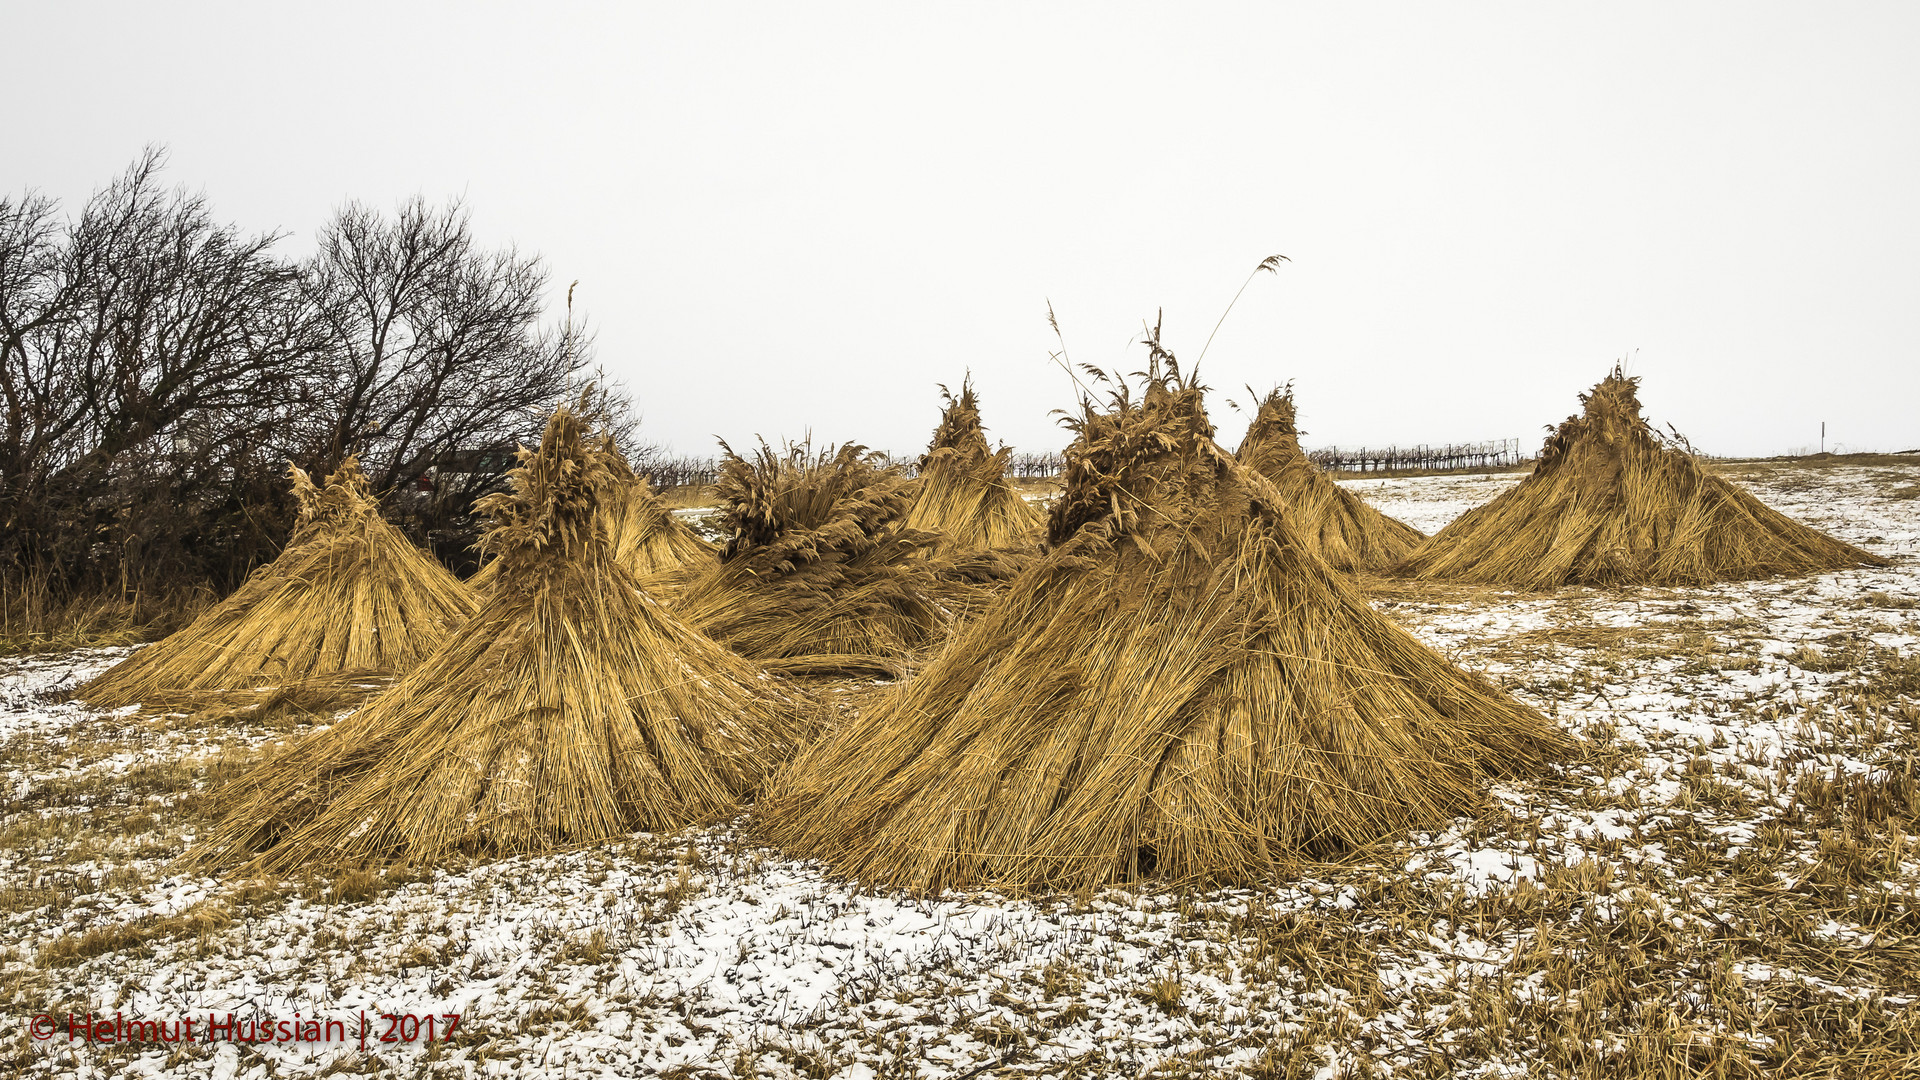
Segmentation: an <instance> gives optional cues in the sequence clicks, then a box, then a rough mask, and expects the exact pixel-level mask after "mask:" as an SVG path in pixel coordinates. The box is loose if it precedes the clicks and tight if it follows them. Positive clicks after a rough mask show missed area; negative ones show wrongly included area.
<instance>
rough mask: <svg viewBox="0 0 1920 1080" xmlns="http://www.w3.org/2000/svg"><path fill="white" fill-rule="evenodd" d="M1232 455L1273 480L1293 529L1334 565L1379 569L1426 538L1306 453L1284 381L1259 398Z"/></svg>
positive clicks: (1354, 568) (1338, 567)
mask: <svg viewBox="0 0 1920 1080" xmlns="http://www.w3.org/2000/svg"><path fill="white" fill-rule="evenodd" d="M1234 456H1235V457H1236V458H1238V459H1239V461H1240V464H1242V465H1245V466H1247V467H1248V468H1250V469H1252V470H1254V471H1255V472H1257V473H1259V474H1260V475H1261V476H1264V477H1266V478H1267V479H1268V480H1269V481H1271V482H1272V483H1273V486H1274V487H1275V488H1276V489H1278V490H1279V492H1280V494H1281V495H1282V496H1283V497H1284V498H1285V499H1286V500H1287V506H1288V507H1289V508H1290V510H1291V511H1292V512H1291V513H1290V514H1289V515H1288V521H1289V523H1290V524H1291V525H1292V526H1293V530H1294V535H1295V536H1297V537H1298V538H1299V539H1300V542H1301V543H1304V544H1306V545H1307V546H1308V547H1310V548H1312V549H1313V550H1314V551H1315V552H1316V553H1317V554H1319V556H1320V557H1321V558H1323V559H1325V560H1327V562H1328V564H1329V565H1331V566H1332V567H1333V568H1334V569H1336V570H1372V571H1377V570H1384V569H1385V568H1386V567H1388V566H1390V565H1391V564H1393V563H1395V562H1398V561H1399V560H1400V559H1402V558H1405V557H1406V556H1407V554H1408V553H1409V552H1411V551H1412V550H1413V549H1414V548H1415V547H1416V546H1417V545H1418V544H1419V543H1420V541H1422V540H1424V539H1426V537H1424V536H1422V535H1421V534H1420V531H1419V530H1418V529H1415V528H1414V527H1413V526H1411V525H1408V524H1405V523H1403V522H1399V521H1395V520H1394V519H1392V518H1390V517H1388V516H1387V515H1385V514H1383V513H1381V512H1380V511H1378V510H1375V509H1374V508H1373V507H1371V506H1368V505H1367V504H1366V503H1365V502H1364V501H1363V500H1362V499H1361V498H1360V496H1358V495H1355V494H1354V493H1353V492H1351V491H1348V490H1347V489H1346V488H1343V487H1341V486H1340V485H1339V484H1336V483H1334V482H1333V479H1332V478H1331V477H1329V476H1328V475H1327V474H1326V473H1324V472H1321V471H1320V469H1319V467H1318V466H1316V465H1314V463H1313V462H1312V461H1309V460H1308V459H1307V455H1306V454H1305V452H1303V451H1302V450H1301V449H1300V431H1299V428H1298V427H1297V426H1296V425H1295V422H1294V409H1293V388H1292V387H1290V386H1289V387H1284V388H1279V389H1275V390H1273V391H1271V392H1269V393H1268V394H1267V396H1266V398H1265V399H1264V400H1262V401H1261V402H1260V411H1259V412H1258V413H1256V414H1255V415H1254V418H1253V423H1252V425H1250V426H1249V427H1248V428H1247V433H1246V435H1245V436H1243V437H1242V438H1241V440H1240V449H1239V450H1237V451H1235V453H1234Z"/></svg>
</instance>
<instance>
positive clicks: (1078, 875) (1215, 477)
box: [760, 343, 1571, 892]
mask: <svg viewBox="0 0 1920 1080" xmlns="http://www.w3.org/2000/svg"><path fill="white" fill-rule="evenodd" d="M1163 361H1164V364H1163ZM1202 394H1203V388H1202V387H1200V386H1198V385H1197V384H1195V383H1194V382H1193V381H1191V380H1183V379H1182V378H1181V377H1180V374H1179V371H1178V368H1177V367H1176V366H1175V365H1173V363H1172V359H1171V357H1168V356H1166V355H1165V354H1164V353H1162V352H1161V351H1160V350H1159V349H1158V347H1157V343H1156V347H1155V360H1154V364H1153V365H1152V370H1150V371H1149V372H1148V375H1147V381H1146V384H1145V390H1144V393H1143V394H1142V395H1141V396H1140V397H1139V398H1138V399H1137V400H1136V399H1134V398H1132V397H1131V396H1130V394H1129V393H1128V391H1127V390H1126V388H1125V386H1124V384H1123V385H1122V386H1121V389H1119V390H1118V391H1116V392H1115V393H1114V395H1113V396H1112V398H1111V400H1110V402H1109V403H1108V405H1107V407H1106V408H1105V409H1104V410H1103V409H1100V408H1098V407H1096V406H1095V404H1094V403H1093V402H1091V401H1083V402H1082V407H1081V410H1080V412H1079V414H1078V416H1077V417H1076V418H1075V419H1074V420H1073V421H1072V423H1071V426H1072V427H1073V428H1074V430H1075V431H1076V439H1075V441H1074V443H1073V445H1072V446H1071V447H1070V448H1069V450H1068V451H1067V454H1066V458H1067V472H1066V478H1065V490H1064V492H1063V494H1062V496H1061V498H1060V499H1059V501H1057V502H1056V503H1055V504H1054V507H1053V510H1052V512H1051V516H1050V519H1049V523H1048V531H1049V541H1048V543H1049V549H1048V551H1047V553H1046V554H1045V555H1044V556H1043V557H1041V558H1040V559H1039V560H1038V561H1037V562H1036V563H1035V564H1034V565H1033V566H1032V567H1030V568H1029V569H1028V570H1027V571H1026V572H1025V573H1023V574H1022V575H1021V576H1020V577H1019V578H1018V579H1016V580H1015V581H1014V582H1013V583H1012V585H1011V586H1010V587H1009V589H1008V590H1007V591H1006V592H1004V593H1002V594H1001V595H1000V597H999V598H998V599H997V600H996V601H995V602H994V603H993V605H992V606H991V607H990V608H988V609H987V610H986V611H985V612H983V613H982V614H981V615H980V616H978V617H977V618H976V619H974V620H973V621H972V622H970V623H968V624H966V625H965V626H963V627H962V628H961V629H960V630H958V631H957V632H956V634H955V636H954V638H953V639H952V640H951V641H950V642H949V644H948V645H947V647H946V648H945V649H944V650H942V652H941V653H940V655H939V656H938V657H937V658H936V659H935V660H934V661H933V662H932V663H931V664H929V665H928V666H927V667H926V669H925V670H923V671H922V672H921V673H920V674H918V675H917V676H916V677H915V678H914V679H913V680H912V681H910V682H906V683H902V684H900V685H898V686H896V687H894V688H891V689H890V690H889V691H887V692H886V693H885V694H884V695H883V696H881V697H880V699H879V700H877V701H876V702H875V703H874V705H873V706H872V707H870V708H869V709H867V710H866V711H864V712H863V713H862V714H861V715H860V716H859V717H858V718H857V719H856V720H854V721H853V722H851V723H850V724H848V725H847V726H845V727H843V728H842V729H840V730H838V731H836V732H834V733H832V734H830V735H829V736H827V737H826V738H825V739H823V740H822V741H821V742H819V743H816V744H815V745H814V746H813V747H811V748H809V749H808V750H807V751H805V752H803V753H802V755H801V756H800V757H799V758H797V759H796V760H795V761H794V763H793V764H792V765H790V766H789V767H788V768H787V769H785V770H783V771H782V773H781V774H780V775H779V776H778V777H777V778H776V779H775V781H774V783H773V786H772V788H771V789H770V791H769V794H768V796H767V797H766V798H764V799H763V800H762V802H761V812H760V820H761V821H762V823H763V828H764V829H765V831H766V833H767V835H768V836H769V838H770V839H772V840H773V841H774V842H776V843H778V844H781V845H783V846H784V847H786V848H787V850H789V851H790V852H792V853H793V854H796V855H799V856H805V857H814V858H819V859H821V860H823V861H825V862H826V863H828V864H829V865H830V866H831V867H833V868H835V869H837V870H839V871H841V872H844V873H847V874H849V875H852V876H853V877H855V878H857V879H859V880H861V881H862V882H865V883H869V884H872V885H875V886H890V887H902V888H907V889H912V890H916V891H924V892H936V891H938V890H941V889H945V888H949V887H973V886H990V887H998V888H1009V889H1022V888H1036V887H1057V888H1090V887H1093V886H1096V885H1099V884H1101V883H1104V882H1113V881H1121V880H1127V879H1131V878H1134V877H1137V876H1140V875H1143V874H1148V873H1153V874H1158V875H1165V876H1168V877H1171V878H1177V879H1210V880H1227V881H1245V880H1251V879H1256V878H1261V877H1264V876H1267V875H1270V874H1272V873H1275V872H1284V870H1285V869H1286V868H1287V866H1288V865H1289V864H1290V862H1291V861H1293V860H1295V859H1297V858H1299V857H1300V856H1302V855H1322V854H1329V853H1332V852H1335V851H1339V850H1343V849H1346V848H1348V847H1350V846H1352V845H1358V844H1365V843H1368V842H1370V841H1374V840H1377V839H1379V838H1381V837H1383V836H1387V835H1390V834H1393V833H1395V832H1398V831H1400V830H1403V829H1406V828H1408V827H1410V826H1414V825H1419V824H1426V823H1433V822H1437V821H1442V820H1446V819H1448V818H1450V817H1452V816H1454V815H1456V814H1458V813H1460V812H1461V811H1463V810H1464V809H1466V808H1468V807H1471V806H1473V805H1474V804H1475V803H1476V801H1477V800H1478V799H1479V798H1480V796H1481V792H1482V788H1483V785H1484V784H1485V782H1486V780H1487V778H1488V777H1491V776H1500V775H1510V774H1517V773H1526V772H1529V771H1532V770H1536V769H1539V768H1541V767H1542V766H1543V764H1544V763H1545V762H1546V761H1547V760H1548V759H1550V758H1552V757H1554V756H1556V755H1559V754H1562V753H1565V752H1567V751H1568V750H1569V748H1570V746H1571V742H1570V740H1569V739H1568V738H1567V737H1566V736H1564V735H1563V734H1562V733H1561V732H1560V731H1559V730H1558V729H1556V728H1555V727H1554V726H1553V725H1552V724H1551V723H1549V722H1548V721H1547V720H1546V719H1545V718H1543V717H1541V716H1540V715H1539V714H1537V713H1535V712H1534V711H1533V710H1531V709H1528V708H1526V707H1525V706H1523V705H1520V704H1519V703H1517V702H1515V701H1513V700H1512V699H1511V698H1509V697H1507V696H1506V695H1504V694H1502V693H1501V692H1500V691H1498V690H1496V689H1495V688H1494V687H1492V686H1491V685H1489V684H1488V683H1486V682H1485V681H1484V680H1482V679H1480V678H1478V677H1476V676H1473V675H1470V674H1467V673H1464V672H1462V671H1460V670H1459V669H1457V668H1455V667H1453V666H1452V665H1451V664H1449V663H1447V662H1446V661H1445V660H1443V659H1441V658H1440V657H1439V656H1437V655H1435V654H1434V653H1433V652H1432V651H1431V650H1430V649H1428V648H1427V647H1425V646H1424V645H1421V644H1420V643H1419V642H1417V641H1415V640H1414V639H1413V638H1412V637H1411V636H1409V635H1408V634H1407V633H1406V632H1404V631H1402V630H1400V629H1399V628H1398V627H1396V626H1395V625H1394V624H1392V623H1391V622H1389V621H1388V620H1386V619H1385V618H1384V617H1382V616H1380V615H1378V614H1376V613H1375V612H1374V611H1373V609H1372V608H1371V607H1369V606H1368V604H1367V602H1366V600H1365V599H1364V598H1363V597H1361V596H1360V595H1359V594H1358V593H1357V592H1356V591H1355V590H1354V589H1353V587H1352V586H1351V585H1349V584H1348V583H1347V579H1346V577H1345V576H1344V575H1342V574H1340V573H1339V572H1337V571H1335V570H1333V569H1332V568H1331V567H1329V566H1328V565H1327V563H1326V562H1325V560H1323V559H1321V558H1320V557H1319V556H1318V555H1317V554H1316V553H1315V551H1314V549H1313V548H1312V547H1311V546H1310V545H1308V544H1307V543H1306V542H1304V541H1303V540H1301V539H1300V538H1299V536H1298V535H1297V533H1296V530H1295V529H1294V527H1293V525H1292V523H1291V517H1290V511H1289V509H1288V503H1287V500H1286V498H1285V497H1284V496H1282V495H1281V494H1280V492H1279V491H1278V490H1277V489H1276V488H1275V486H1274V485H1273V484H1272V483H1271V482H1270V481H1268V480H1267V479H1265V478H1264V477H1262V476H1261V475H1260V474H1259V473H1257V472H1255V471H1254V470H1252V469H1250V468H1247V467H1246V466H1244V465H1241V464H1240V463H1238V462H1237V461H1235V460H1234V458H1233V457H1232V456H1231V455H1230V454H1228V453H1226V452H1225V451H1224V450H1222V449H1221V448H1220V447H1219V446H1218V445H1217V444H1216V443H1215V442H1214V440H1213V428H1212V425H1211V424H1210V423H1209V421H1208V420H1207V416H1206V413H1205V411H1204V409H1203V407H1202Z"/></svg>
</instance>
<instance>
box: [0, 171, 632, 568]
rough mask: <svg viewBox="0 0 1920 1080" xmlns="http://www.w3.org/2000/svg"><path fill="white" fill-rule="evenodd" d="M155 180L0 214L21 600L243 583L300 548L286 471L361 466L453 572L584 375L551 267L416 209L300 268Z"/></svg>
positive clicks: (0, 476) (8, 536)
mask: <svg viewBox="0 0 1920 1080" xmlns="http://www.w3.org/2000/svg"><path fill="white" fill-rule="evenodd" d="M162 164H163V155H162V154H161V153H160V152H158V151H149V152H148V153H146V154H145V155H143V156H142V157H141V158H140V159H139V160H138V161H136V162H134V164H133V165H132V167H131V168H129V169H128V170H127V171H126V172H125V173H124V174H123V175H121V176H120V177H119V178H118V179H115V180H114V181H113V182H111V183H109V184H107V185H106V186H105V187H103V188H101V189H100V190H99V191H98V192H96V193H95V194H94V195H93V196H92V197H91V198H89V199H87V200H86V201H85V203H84V204H83V205H80V206H79V207H77V208H75V209H73V210H71V211H69V210H66V209H64V208H62V207H61V206H60V205H59V204H57V203H56V202H55V201H54V200H52V199H50V198H46V197H44V196H41V195H38V194H35V193H33V192H27V193H25V194H23V195H12V194H8V195H0V580H5V581H8V582H11V583H12V585H11V586H10V589H9V592H8V595H9V596H13V597H19V596H22V595H26V596H28V597H30V598H31V597H35V596H39V597H40V599H44V600H47V601H50V602H53V603H59V602H61V601H62V599H63V598H65V597H70V596H72V595H76V594H81V593H89V592H91V593H95V594H97V593H99V592H101V591H111V592H117V593H119V594H123V595H139V594H140V593H142V592H143V591H147V592H151V591H155V590H172V589H177V588H180V587H183V586H191V585H205V586H210V587H212V588H214V589H215V590H218V591H224V590H226V589H230V588H232V587H233V586H234V585H236V584H237V583H238V582H239V580H240V579H242V578H243V577H244V576H245V575H246V574H247V572H248V571H249V570H251V569H252V568H253V567H254V566H256V565H259V564H260V563H262V562H264V561H267V560H270V559H271V558H273V556H274V555H275V554H276V553H277V551H278V549H279V546H280V545H281V544H282V543H284V541H285V539H286V536H287V534H288V531H289V527H290V525H291V508H290V506H289V502H288V500H289V497H288V494H287V492H288V485H287V478H286V472H287V463H288V462H289V461H292V462H294V463H296V464H298V465H300V466H301V467H303V468H305V469H307V470H309V471H311V472H314V473H316V474H324V473H326V472H328V471H330V470H332V469H333V468H335V467H337V466H338V465H339V464H340V462H341V461H342V459H344V458H345V457H346V456H347V455H348V454H357V455H358V456H359V459H360V462H361V465H362V467H363V468H364V469H365V470H366V472H367V475H368V476H369V478H370V479H371V480H372V482H373V484H374V485H375V487H376V489H378V490H380V491H382V492H385V493H386V497H387V499H388V503H389V506H388V512H389V513H390V515H391V516H392V517H393V518H394V519H395V520H396V521H398V522H400V523H401V524H402V525H403V526H404V527H405V528H407V529H408V531H409V532H411V533H412V534H413V535H414V536H415V538H416V539H418V540H421V541H427V542H431V543H433V544H434V546H435V547H436V549H438V550H440V551H441V552H443V553H444V554H446V555H448V556H449V557H453V558H457V557H458V555H457V553H458V552H460V551H461V550H462V549H463V548H464V547H465V545H466V544H468V543H469V542H470V541H471V540H472V532H473V529H472V521H471V514H470V510H471V505H472V501H473V498H474V497H475V496H476V495H477V494H478V493H480V492H483V491H485V490H487V489H489V488H491V487H494V486H495V485H497V484H498V483H500V481H501V477H502V475H503V473H504V471H505V469H506V468H508V467H509V466H510V465H511V464H512V458H511V454H510V453H509V451H510V450H511V449H512V447H513V446H514V444H515V443H516V442H518V441H522V440H530V439H532V438H533V437H534V436H535V435H536V434H537V433H538V431H539V427H540V424H541V422H542V420H543V419H544V417H545V415H546V414H547V412H548V411H549V410H551V408H552V407H553V405H554V403H555V402H556V401H557V400H558V399H559V398H560V397H561V396H562V395H563V394H564V393H566V391H567V388H568V386H569V385H570V384H571V383H572V381H573V380H574V379H575V378H576V377H577V376H578V375H579V374H580V368H581V364H582V359H581V356H582V350H581V349H580V348H578V347H577V343H576V342H572V341H569V340H568V336H569V335H568V331H567V330H566V328H564V327H560V326H551V325H542V323H541V312H542V311H543V309H544V306H545V291H546V286H547V272H546V270H545V268H544V267H543V266H542V264H541V262H540V260H539V259H538V258H536V257H534V256H532V255H528V254H523V253H521V252H518V251H515V250H513V249H511V248H506V249H493V250H489V249H486V248H483V247H482V246H480V245H479V244H478V243H477V242H476V241H475V239H474V237H473V235H472V231H471V229H470V228H469V224H468V216H467V214H466V212H465V211H464V210H463V209H462V208H461V207H460V206H459V205H457V204H447V205H442V206H432V205H429V204H427V203H426V202H425V201H424V200H422V199H419V198H416V199H414V200H412V201H410V202H408V203H406V204H405V205H403V206H401V207H400V208H399V209H398V211H397V213H393V214H388V213H383V212H381V211H378V210H374V209H371V208H368V207H365V206H362V205H359V204H357V203H348V204H347V205H345V206H343V207H341V208H340V209H339V210H338V211H337V212H335V214H334V215H333V217H332V218H331V219H330V220H329V221H327V223H326V224H325V225H324V226H323V227H322V228H321V230H320V234H319V237H318V245H317V250H316V251H315V252H314V254H313V255H312V256H310V257H308V258H304V259H294V258H290V257H287V256H284V255H282V254H281V253H280V249H281V246H282V241H283V239H284V237H283V236H282V235H281V234H278V233H256V232H251V231H249V230H247V229H244V228H241V227H239V226H237V225H232V224H227V223H223V222H222V221H221V220H220V219H219V218H217V217H216V216H215V214H214V212H213V210H212V209H211V208H210V207H209V206H208V205H207V202H206V199H205V197H204V196H202V195H198V194H195V193H192V192H189V191H185V190H181V189H178V188H175V187H171V186H169V185H167V184H166V183H164V182H163V181H162V179H161V169H162ZM606 407H607V409H608V411H609V413H610V414H612V413H614V412H621V411H623V410H620V409H618V408H616V403H608V405H607V406H606ZM22 584H29V585H31V586H32V588H31V589H29V590H28V591H27V592H25V593H23V592H21V590H20V588H19V586H21V585H22ZM34 602H39V601H38V600H35V601H34Z"/></svg>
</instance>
